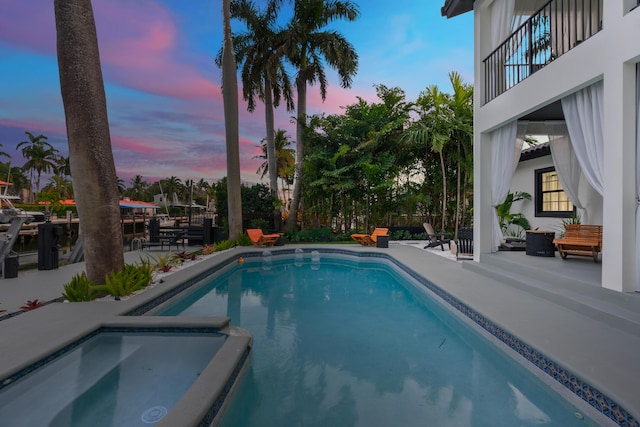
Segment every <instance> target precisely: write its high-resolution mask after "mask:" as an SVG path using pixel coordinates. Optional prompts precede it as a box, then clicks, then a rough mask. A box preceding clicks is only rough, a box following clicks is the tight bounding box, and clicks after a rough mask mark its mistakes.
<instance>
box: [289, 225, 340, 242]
mask: <svg viewBox="0 0 640 427" xmlns="http://www.w3.org/2000/svg"><path fill="white" fill-rule="evenodd" d="M284 238H285V239H286V240H287V241H288V242H291V243H297V242H333V241H335V237H334V235H333V231H332V230H331V229H330V228H312V229H309V230H302V231H292V232H289V233H285V235H284Z"/></svg>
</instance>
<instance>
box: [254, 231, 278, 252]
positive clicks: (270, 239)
mask: <svg viewBox="0 0 640 427" xmlns="http://www.w3.org/2000/svg"><path fill="white" fill-rule="evenodd" d="M247 235H248V236H249V238H250V239H251V243H253V246H255V247H256V248H260V247H263V246H273V245H274V244H275V243H276V242H277V241H278V239H279V238H280V235H279V234H264V233H263V232H262V230H261V229H259V228H250V229H248V230H247Z"/></svg>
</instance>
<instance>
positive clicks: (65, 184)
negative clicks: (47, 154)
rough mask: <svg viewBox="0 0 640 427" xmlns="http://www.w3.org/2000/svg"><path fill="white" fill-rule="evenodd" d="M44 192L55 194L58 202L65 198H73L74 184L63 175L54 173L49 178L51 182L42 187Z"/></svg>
mask: <svg viewBox="0 0 640 427" xmlns="http://www.w3.org/2000/svg"><path fill="white" fill-rule="evenodd" d="M42 193H43V194H44V193H50V194H53V195H55V197H54V199H55V201H56V202H57V201H58V200H63V199H73V184H72V183H71V181H70V180H68V179H66V178H64V177H63V176H62V175H53V176H52V177H51V178H49V183H48V184H47V185H45V186H44V188H43V189H42Z"/></svg>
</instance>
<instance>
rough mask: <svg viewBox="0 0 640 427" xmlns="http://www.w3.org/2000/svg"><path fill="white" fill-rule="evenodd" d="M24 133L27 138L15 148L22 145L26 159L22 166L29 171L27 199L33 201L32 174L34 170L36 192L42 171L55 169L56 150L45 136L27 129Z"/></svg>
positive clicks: (46, 171) (38, 188)
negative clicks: (35, 134) (34, 133)
mask: <svg viewBox="0 0 640 427" xmlns="http://www.w3.org/2000/svg"><path fill="white" fill-rule="evenodd" d="M25 134H27V136H28V137H29V140H28V141H21V142H19V143H18V145H17V146H16V149H18V148H20V147H22V157H24V158H25V160H26V162H25V164H24V165H23V166H22V167H23V169H24V170H26V171H29V185H30V190H29V200H30V201H31V202H32V203H33V201H34V193H33V174H34V172H35V173H36V174H37V179H36V192H37V191H40V176H41V174H42V172H45V173H48V172H51V171H52V170H56V169H57V166H58V163H57V160H58V155H57V153H58V150H56V149H55V148H54V147H53V146H52V145H51V144H49V143H48V142H47V137H46V136H44V135H38V136H34V135H33V134H32V133H31V132H29V131H25Z"/></svg>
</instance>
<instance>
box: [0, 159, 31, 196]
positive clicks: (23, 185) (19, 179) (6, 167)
mask: <svg viewBox="0 0 640 427" xmlns="http://www.w3.org/2000/svg"><path fill="white" fill-rule="evenodd" d="M5 180H6V181H7V182H10V183H11V184H12V186H11V188H10V189H7V191H8V190H11V195H13V196H18V195H20V194H22V190H24V189H27V188H29V179H28V178H27V177H26V176H25V175H24V170H23V169H22V168H21V167H18V166H11V163H10V162H7V163H1V162H0V181H5Z"/></svg>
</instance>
